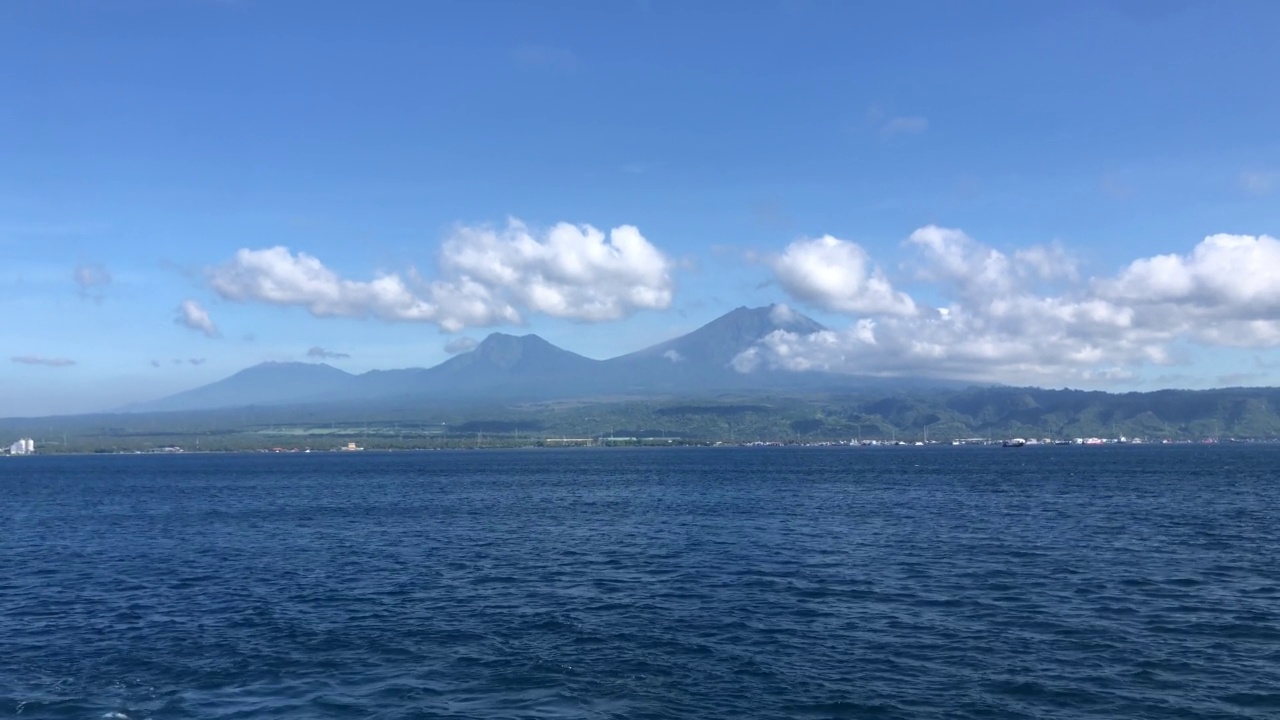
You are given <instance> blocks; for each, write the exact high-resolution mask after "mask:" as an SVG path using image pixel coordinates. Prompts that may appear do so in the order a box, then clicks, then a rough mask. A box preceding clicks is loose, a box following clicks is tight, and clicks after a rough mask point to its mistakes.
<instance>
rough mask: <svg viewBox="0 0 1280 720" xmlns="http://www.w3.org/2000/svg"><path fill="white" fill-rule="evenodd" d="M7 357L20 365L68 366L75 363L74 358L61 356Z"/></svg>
mask: <svg viewBox="0 0 1280 720" xmlns="http://www.w3.org/2000/svg"><path fill="white" fill-rule="evenodd" d="M9 359H10V360H12V361H13V362H16V363H18V364H20V365H44V366H46V367H70V366H72V365H75V364H76V361H75V360H68V359H67V358H61V357H45V356H44V355H15V356H13V357H11V358H9Z"/></svg>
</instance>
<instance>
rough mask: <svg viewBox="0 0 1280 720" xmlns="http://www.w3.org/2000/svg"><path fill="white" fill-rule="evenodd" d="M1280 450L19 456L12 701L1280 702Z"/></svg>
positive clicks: (33, 708) (953, 714)
mask: <svg viewBox="0 0 1280 720" xmlns="http://www.w3.org/2000/svg"><path fill="white" fill-rule="evenodd" d="M1278 469H1280V447H1269V446H1203V447H1201V446H1197V447H1104V448H1091V447H1066V448H1060V447H1043V448H1020V449H1002V448H951V447H924V448H814V449H805V448H764V449H737V448H734V449H713V448H703V449H697V448H689V449H653V450H648V449H630V450H626V449H612V450H588V449H564V450H526V451H483V450H481V451H448V452H422V453H398V454H381V453H371V452H366V453H325V454H307V455H185V456H85V457H32V458H0V523H3V525H0V717H9V716H13V717H21V718H86V719H90V718H92V719H101V718H114V719H117V720H118V719H120V718H131V719H142V718H197V719H200V718H281V719H292V718H307V719H310V718H635V719H637V720H639V719H643V718H653V719H658V718H1055V719H1058V718H1271V719H1274V718H1280V470H1278Z"/></svg>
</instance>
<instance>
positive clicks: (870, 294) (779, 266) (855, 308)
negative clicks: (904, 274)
mask: <svg viewBox="0 0 1280 720" xmlns="http://www.w3.org/2000/svg"><path fill="white" fill-rule="evenodd" d="M770 265H771V266H772V267H773V272H774V275H775V277H776V278H777V280H778V283H779V284H780V285H782V287H783V289H784V290H786V291H787V292H788V293H789V294H791V295H792V296H793V297H795V298H797V299H799V300H803V301H805V302H808V303H812V304H814V305H816V306H818V307H820V308H823V309H825V310H831V311H834V312H844V313H858V314H869V315H913V314H915V312H916V306H915V303H914V302H913V301H912V300H911V298H910V297H908V296H907V295H905V294H904V293H901V292H897V291H896V290H894V289H893V285H892V284H891V283H890V282H889V280H888V278H886V277H885V275H884V273H883V272H882V271H881V270H880V268H878V267H875V266H874V265H872V264H871V261H870V258H868V256H867V252H866V251H865V250H863V249H862V247H861V246H860V245H858V244H857V243H853V242H849V241H847V240H840V239H839V238H834V237H832V236H830V235H824V236H822V237H820V238H815V239H812V240H797V241H795V242H793V243H791V244H790V245H788V246H787V248H786V250H784V251H783V253H782V254H781V255H779V256H777V257H775V258H773V259H772V261H771V262H770Z"/></svg>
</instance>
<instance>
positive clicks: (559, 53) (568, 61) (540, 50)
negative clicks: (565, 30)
mask: <svg viewBox="0 0 1280 720" xmlns="http://www.w3.org/2000/svg"><path fill="white" fill-rule="evenodd" d="M511 59H512V60H514V61H515V63H516V64H517V65H519V66H521V67H526V68H549V69H552V70H561V71H566V70H573V69H574V68H576V67H577V66H578V56H577V55H575V54H574V53H573V51H572V50H568V49H566V48H560V47H553V46H550V45H520V46H517V47H516V48H515V49H513V50H512V51H511Z"/></svg>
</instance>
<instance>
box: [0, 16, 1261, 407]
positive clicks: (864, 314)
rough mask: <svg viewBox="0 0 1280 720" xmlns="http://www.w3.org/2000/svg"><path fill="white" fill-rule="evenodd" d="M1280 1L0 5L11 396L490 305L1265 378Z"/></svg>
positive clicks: (415, 342)
mask: <svg viewBox="0 0 1280 720" xmlns="http://www.w3.org/2000/svg"><path fill="white" fill-rule="evenodd" d="M1277 22H1280V6H1277V5H1276V4H1275V3H1272V2H1244V1H1242V2H1234V3H1231V4H1229V5H1221V4H1213V3H1208V2H1179V1H1177V0H1167V1H1166V0H1159V1H1157V0H1130V1H1121V0H1113V1H1102V0H1098V1H1094V2H1089V1H1081V2H1044V3H1027V2H972V3H970V2H905V3H894V4H889V3H881V4H872V3H843V2H818V1H816V0H814V1H804V0H780V1H769V2H746V1H743V2H735V3H713V2H706V3H678V2H663V1H661V0H646V1H641V0H635V1H626V0H617V1H613V2H567V1H566V2H554V3H530V2H496V1H486V0H477V1H476V2H439V3H419V2H381V3H372V4H369V3H350V2H316V1H309V2H284V1H272V2H267V1H265V0H208V1H200V0H163V1H162V0H113V1H110V2H108V1H106V0H102V1H90V0H82V1H76V2H73V1H70V0H67V1H60V0H46V1H37V0H13V1H12V2H7V3H3V4H0V62H2V63H3V66H4V67H6V68H8V69H9V72H6V73H3V74H0V92H3V96H4V98H5V102H4V103H3V104H0V253H2V255H0V257H2V258H3V259H2V260H0V309H2V310H3V314H4V317H5V318H6V320H5V331H4V332H3V333H2V334H0V362H3V375H2V377H3V382H2V383H0V416H7V415H25V414H50V413H63V412H82V411H93V410H99V409H103V408H109V407H113V406H117V405H119V404H122V403H125V402H129V401H133V400H144V399H150V398H153V397H158V396H161V395H165V394H168V393H170V392H174V391H177V390H181V389H185V388H188V387H192V386H196V385H199V384H203V383H206V382H209V381H212V380H216V379H218V378H220V377H223V376H225V375H227V374H230V373H231V372H234V371H236V370H238V369H241V368H243V367H246V366H248V365H252V364H254V363H257V362H261V361H265V360H307V359H311V360H316V359H317V358H318V356H319V355H320V354H334V355H335V356H333V357H329V358H326V360H327V361H328V362H331V363H333V364H335V365H337V366H339V367H342V368H344V369H347V370H351V371H357V372H358V371H363V370H367V369H372V368H390V367H408V366H427V365H432V364H435V363H437V362H440V361H441V360H444V359H445V358H447V357H448V353H447V352H446V350H445V346H446V345H448V344H450V343H452V345H453V349H457V347H459V346H462V345H463V343H460V342H459V341H458V338H470V339H472V340H477V339H480V338H483V337H484V335H485V334H487V333H488V332H492V331H505V332H517V333H524V332H536V333H538V334H540V335H542V336H544V337H546V338H547V339H548V340H550V341H552V342H554V343H556V344H559V345H561V346H562V347H566V348H568V349H571V350H575V351H577V352H581V353H583V354H585V355H588V356H591V357H608V356H611V355H616V354H620V353H623V352H627V351H630V350H634V349H638V348H640V347H643V346H645V345H648V344H651V343H654V342H657V341H660V340H663V339H666V338H668V337H671V336H673V335H675V334H678V333H681V332H684V331H687V330H690V329H692V328H694V327H697V326H698V325H700V324H702V323H704V322H706V321H708V320H710V319H712V318H714V317H716V316H717V315H719V314H721V313H723V312H726V311H728V310H730V309H732V308H733V307H736V306H739V305H751V306H755V305H766V304H769V303H783V304H787V305H788V306H789V307H791V308H794V309H796V310H799V311H801V312H805V313H806V314H809V315H811V316H813V317H815V318H817V319H819V320H820V321H822V322H823V323H825V324H827V325H828V326H829V327H831V328H832V332H831V333H829V334H826V335H823V336H819V337H787V336H778V337H773V338H770V340H769V342H767V343H762V344H761V346H760V347H759V348H756V349H755V350H753V351H752V352H751V353H750V355H749V356H747V357H743V358H741V362H740V363H738V366H739V368H738V369H739V370H742V371H750V370H751V369H752V368H755V367H759V366H760V365H761V364H762V363H767V364H770V365H772V366H776V367H784V368H789V369H793V370H796V371H803V370H805V369H811V368H821V369H829V370H836V371H848V372H876V373H882V374H891V373H893V372H896V371H906V370H909V371H910V372H913V373H919V374H934V375H940V376H950V377H959V378H969V379H974V380H978V381H982V380H990V379H996V380H1005V381H1013V382H1027V383H1033V384H1038V385H1047V386H1063V385H1069V386H1074V387H1103V388H1108V389H1126V390H1127V389H1150V388H1155V387H1169V386H1172V387H1206V386H1215V385H1223V384H1230V385H1238V384H1246V385H1257V384H1275V383H1276V382H1278V381H1280V354H1277V352H1276V350H1275V347H1276V346H1277V345H1278V344H1280V243H1277V241H1276V240H1274V237H1275V236H1277V235H1280V134H1277V132H1276V129H1277V128H1280V95H1277V94H1276V93H1275V92H1274V91H1273V90H1272V88H1271V85H1272V84H1273V83H1271V81H1270V78H1274V77H1280V54H1277V53H1276V52H1275V44H1274V35H1273V29H1274V28H1275V27H1276V26H1277ZM561 223H566V224H567V225H565V226H560V227H559V229H557V227H558V225H559V224H561ZM587 226H590V227H591V228H595V229H598V233H597V232H595V231H589V230H587V229H585V228H586V227H587ZM628 228H634V229H628ZM618 229H621V230H618ZM273 248H281V249H280V250H273ZM284 248H287V250H285V249H284ZM378 278H382V279H381V280H378ZM312 348H320V349H323V351H324V352H323V353H318V354H313V355H312V356H311V357H310V358H308V351H309V350H310V349H312ZM336 355H347V356H349V357H337V356H336Z"/></svg>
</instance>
